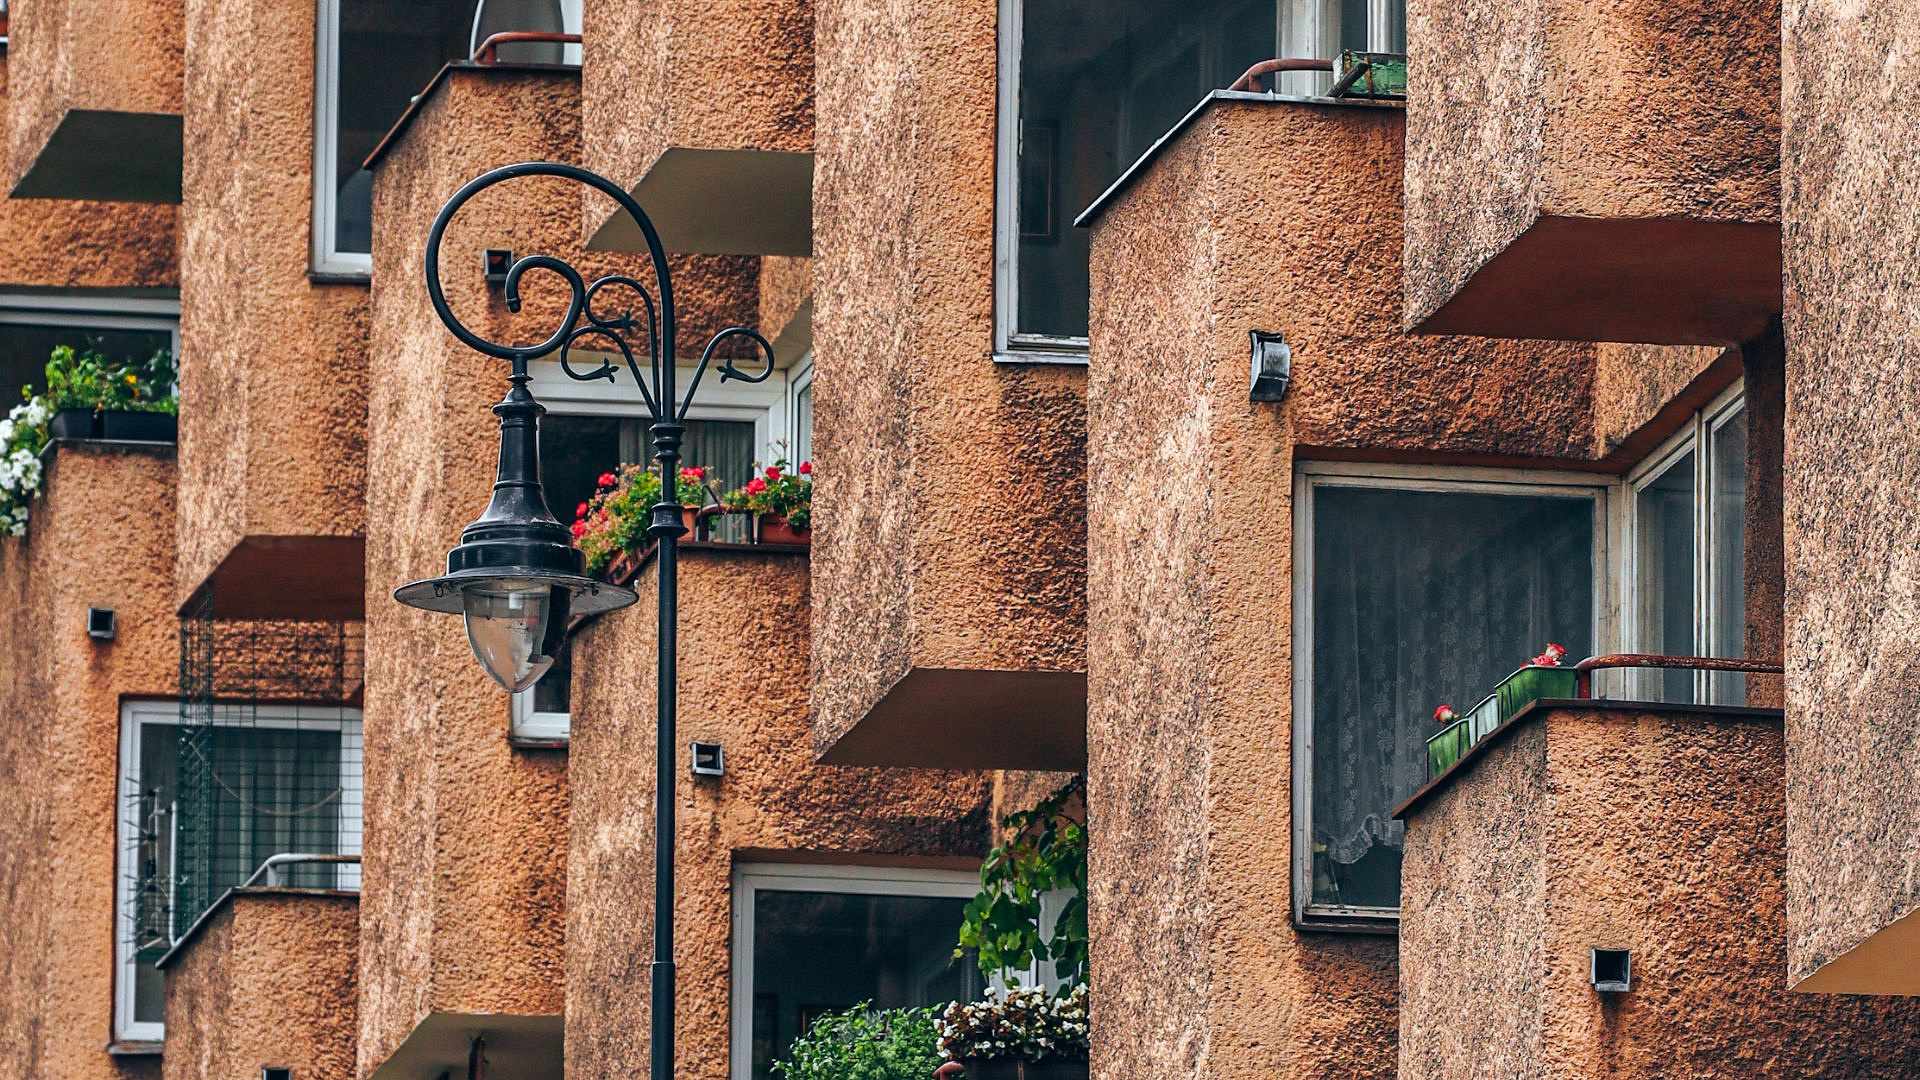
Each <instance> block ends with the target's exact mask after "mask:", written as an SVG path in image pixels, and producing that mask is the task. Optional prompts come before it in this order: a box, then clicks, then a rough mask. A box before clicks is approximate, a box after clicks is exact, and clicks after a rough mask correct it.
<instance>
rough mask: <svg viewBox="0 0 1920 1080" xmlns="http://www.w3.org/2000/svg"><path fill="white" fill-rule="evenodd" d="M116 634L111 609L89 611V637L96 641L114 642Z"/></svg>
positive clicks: (100, 608)
mask: <svg viewBox="0 0 1920 1080" xmlns="http://www.w3.org/2000/svg"><path fill="white" fill-rule="evenodd" d="M113 632H114V618H113V609H112V608H110V607H90V608H88V609H87V636H88V637H90V638H92V639H93V640H95V641H112V640H113Z"/></svg>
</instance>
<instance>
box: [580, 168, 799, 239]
mask: <svg viewBox="0 0 1920 1080" xmlns="http://www.w3.org/2000/svg"><path fill="white" fill-rule="evenodd" d="M632 194H633V197H634V198H635V199H636V200H638V201H639V203H640V208H641V209H643V210H645V211H646V212H647V216H648V217H650V218H652V219H653V227H654V228H655V229H657V230H659V232H660V242H661V244H662V245H663V246H665V247H666V249H667V251H668V252H669V253H671V254H676V255H811V254H813V155H812V154H803V153H793V152H790V151H772V150H703V149H693V148H690V147H679V146H675V147H669V148H668V149H667V150H666V151H665V152H664V153H662V154H661V155H660V156H659V157H658V158H656V159H654V162H653V166H652V167H651V168H649V169H648V170H647V174H646V175H645V176H643V177H641V179H640V183H638V184H637V185H635V186H634V188H633V191H632ZM588 246H589V247H591V248H593V249H594V250H596V251H644V250H646V244H645V242H644V241H643V240H642V238H641V236H640V229H639V226H637V225H636V224H635V223H634V221H633V218H631V217H629V216H628V215H627V214H626V213H624V212H621V213H616V214H614V215H613V216H612V217H609V218H608V219H607V220H606V221H605V222H604V223H603V224H602V225H601V226H600V228H599V229H598V230H597V231H596V232H595V233H594V236H593V240H592V242H591V243H590V244H589V245H588Z"/></svg>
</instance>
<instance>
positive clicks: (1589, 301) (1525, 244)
mask: <svg viewBox="0 0 1920 1080" xmlns="http://www.w3.org/2000/svg"><path fill="white" fill-rule="evenodd" d="M1780 302H1781V301H1780V226H1779V225H1777V224H1769V223H1747V222H1708V221H1694V220H1686V219H1679V218H1660V219H1600V218H1568V217H1541V218H1539V219H1537V220H1535V221H1534V223H1533V224H1532V225H1531V226H1529V227H1528V229H1527V230H1526V231H1525V232H1523V233H1521V234H1520V236H1518V237H1516V238H1515V239H1514V241H1513V242H1512V243H1511V244H1509V245H1507V247H1506V249H1505V250H1503V251H1501V252H1500V253H1499V254H1498V255H1495V256H1494V257H1493V258H1492V259H1490V260H1488V261H1487V262H1486V263H1485V264H1484V265H1482V266H1481V267H1480V269H1479V270H1477V271H1475V272H1474V275H1473V276H1472V277H1471V278H1469V279H1468V280H1467V283H1466V285H1465V286H1464V287H1462V288H1461V289H1460V291H1459V292H1457V293H1455V294H1454V296H1453V298H1452V299H1451V300H1448V301H1447V302H1446V303H1445V304H1443V305H1441V307H1440V309H1439V310H1438V311H1435V312H1434V313H1433V314H1431V315H1429V316H1427V317H1426V318H1425V319H1424V320H1421V321H1420V322H1418V324H1417V325H1416V326H1415V327H1414V332H1415V333H1420V334H1470V335H1473V336H1476V337H1497V338H1538V339H1545V340H1553V341H1618V342H1640V343H1647V344H1655V345H1722V344H1736V343H1738V342H1742V341H1746V340H1749V339H1751V338H1753V337H1754V336H1756V335H1757V334H1759V333H1760V332H1761V331H1762V330H1764V329H1765V328H1766V325H1767V320H1768V319H1769V318H1771V317H1772V316H1773V315H1775V314H1776V313H1778V312H1779V311H1780Z"/></svg>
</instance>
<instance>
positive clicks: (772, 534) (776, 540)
mask: <svg viewBox="0 0 1920 1080" xmlns="http://www.w3.org/2000/svg"><path fill="white" fill-rule="evenodd" d="M760 542H761V543H763V544H802V545H810V544H812V543H813V530H812V529H796V528H794V527H793V526H792V525H791V524H790V523H789V522H788V521H787V519H786V518H783V517H774V516H772V515H769V514H763V515H761V517H760Z"/></svg>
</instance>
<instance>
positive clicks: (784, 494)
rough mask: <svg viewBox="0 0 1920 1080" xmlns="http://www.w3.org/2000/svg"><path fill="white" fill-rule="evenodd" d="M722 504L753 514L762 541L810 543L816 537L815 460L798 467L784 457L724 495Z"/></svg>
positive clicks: (755, 529)
mask: <svg viewBox="0 0 1920 1080" xmlns="http://www.w3.org/2000/svg"><path fill="white" fill-rule="evenodd" d="M720 505H721V506H724V507H726V508H727V509H728V510H731V511H734V512H736V513H737V512H741V511H746V512H750V513H752V514H753V517H754V525H755V528H754V532H755V537H756V539H757V541H758V542H759V543H762V544H808V543H811V542H812V538H813V532H812V530H813V462H811V461H803V462H801V463H800V467H799V468H798V469H790V468H788V467H787V460H786V459H785V458H781V459H780V460H778V461H776V462H774V463H773V464H772V465H769V466H767V467H766V468H765V469H764V470H762V471H761V473H760V475H759V476H756V477H754V478H753V479H751V480H749V481H747V482H746V484H745V485H743V486H741V487H737V488H734V489H733V490H732V491H729V492H727V493H726V494H725V495H722V496H721V497H720Z"/></svg>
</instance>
